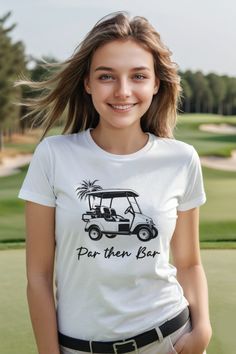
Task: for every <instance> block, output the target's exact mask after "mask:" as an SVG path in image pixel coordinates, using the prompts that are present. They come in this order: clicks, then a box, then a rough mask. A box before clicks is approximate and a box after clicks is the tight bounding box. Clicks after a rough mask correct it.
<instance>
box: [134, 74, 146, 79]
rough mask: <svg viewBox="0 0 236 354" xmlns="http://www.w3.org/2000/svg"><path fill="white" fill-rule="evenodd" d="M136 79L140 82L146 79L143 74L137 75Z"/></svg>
mask: <svg viewBox="0 0 236 354" xmlns="http://www.w3.org/2000/svg"><path fill="white" fill-rule="evenodd" d="M135 77H136V78H137V79H138V80H143V79H145V76H144V75H142V74H136V75H135Z"/></svg>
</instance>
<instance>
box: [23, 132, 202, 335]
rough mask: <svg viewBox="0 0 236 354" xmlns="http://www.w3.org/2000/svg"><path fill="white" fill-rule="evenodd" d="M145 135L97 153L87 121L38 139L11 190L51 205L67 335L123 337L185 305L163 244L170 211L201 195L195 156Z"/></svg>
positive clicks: (172, 222)
mask: <svg viewBox="0 0 236 354" xmlns="http://www.w3.org/2000/svg"><path fill="white" fill-rule="evenodd" d="M147 134H148V135H149V140H148V142H147V144H146V145H145V146H144V147H143V148H142V149H141V150H139V151H137V152H135V153H132V154H129V155H116V154H112V153H109V152H106V151H104V150H103V149H102V148H100V147H99V146H98V145H97V144H96V143H95V142H94V140H93V138H92V136H91V134H90V129H87V130H86V131H83V132H80V133H77V134H70V135H63V136H53V137H48V138H45V139H44V140H43V141H42V142H41V143H40V144H39V145H38V147H37V148H36V150H35V153H34V156H33V159H32V161H31V164H30V167H29V170H28V173H27V176H26V178H25V180H24V183H23V186H22V188H21V190H20V193H19V197H20V198H22V199H25V200H29V201H33V202H35V203H39V204H42V205H46V206H50V207H55V208H56V231H55V233H56V235H55V237H56V286H57V293H56V297H57V316H58V328H59V330H60V332H61V333H63V334H65V335H68V336H71V337H75V338H81V339H87V340H105V341H106V340H107V341H109V340H116V339H121V338H128V337H131V336H133V335H136V334H138V333H141V332H143V331H145V330H147V329H150V328H152V327H155V326H157V325H160V324H161V323H163V322H164V321H166V320H167V319H169V318H171V317H173V316H175V315H176V314H177V313H179V312H180V311H181V310H182V309H183V308H184V307H185V306H186V305H188V302H187V300H186V298H185V297H184V295H183V290H182V287H181V286H180V284H179V283H178V281H177V280H176V268H175V267H174V266H173V265H171V264H169V245H170V240H171V237H172V234H173V232H174V229H175V226H176V219H177V217H178V216H177V210H179V211H185V210H188V209H191V208H194V207H198V206H200V205H202V204H203V203H205V201H206V196H205V192H204V186H203V179H202V171H201V165H200V160H199V156H198V154H197V152H196V150H195V149H194V147H193V146H192V145H189V144H186V143H184V142H182V141H178V140H175V139H169V138H160V137H156V136H155V135H153V134H150V133H147ZM189 237H191V235H189Z"/></svg>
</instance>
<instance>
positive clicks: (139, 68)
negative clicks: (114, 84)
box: [94, 66, 151, 72]
mask: <svg viewBox="0 0 236 354" xmlns="http://www.w3.org/2000/svg"><path fill="white" fill-rule="evenodd" d="M139 70H148V71H151V70H150V69H149V68H148V67H147V66H137V67H136V68H132V69H131V71H139ZM94 71H111V72H114V71H115V69H113V68H110V67H108V66H98V67H97V68H96V69H95V70H94Z"/></svg>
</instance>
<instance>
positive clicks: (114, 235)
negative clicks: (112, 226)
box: [105, 234, 116, 238]
mask: <svg viewBox="0 0 236 354" xmlns="http://www.w3.org/2000/svg"><path fill="white" fill-rule="evenodd" d="M105 235H106V237H108V238H114V237H116V234H105Z"/></svg>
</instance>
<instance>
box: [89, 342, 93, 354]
mask: <svg viewBox="0 0 236 354" xmlns="http://www.w3.org/2000/svg"><path fill="white" fill-rule="evenodd" d="M92 343H93V341H92V340H90V341H89V348H90V353H92V354H93V345H92Z"/></svg>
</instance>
